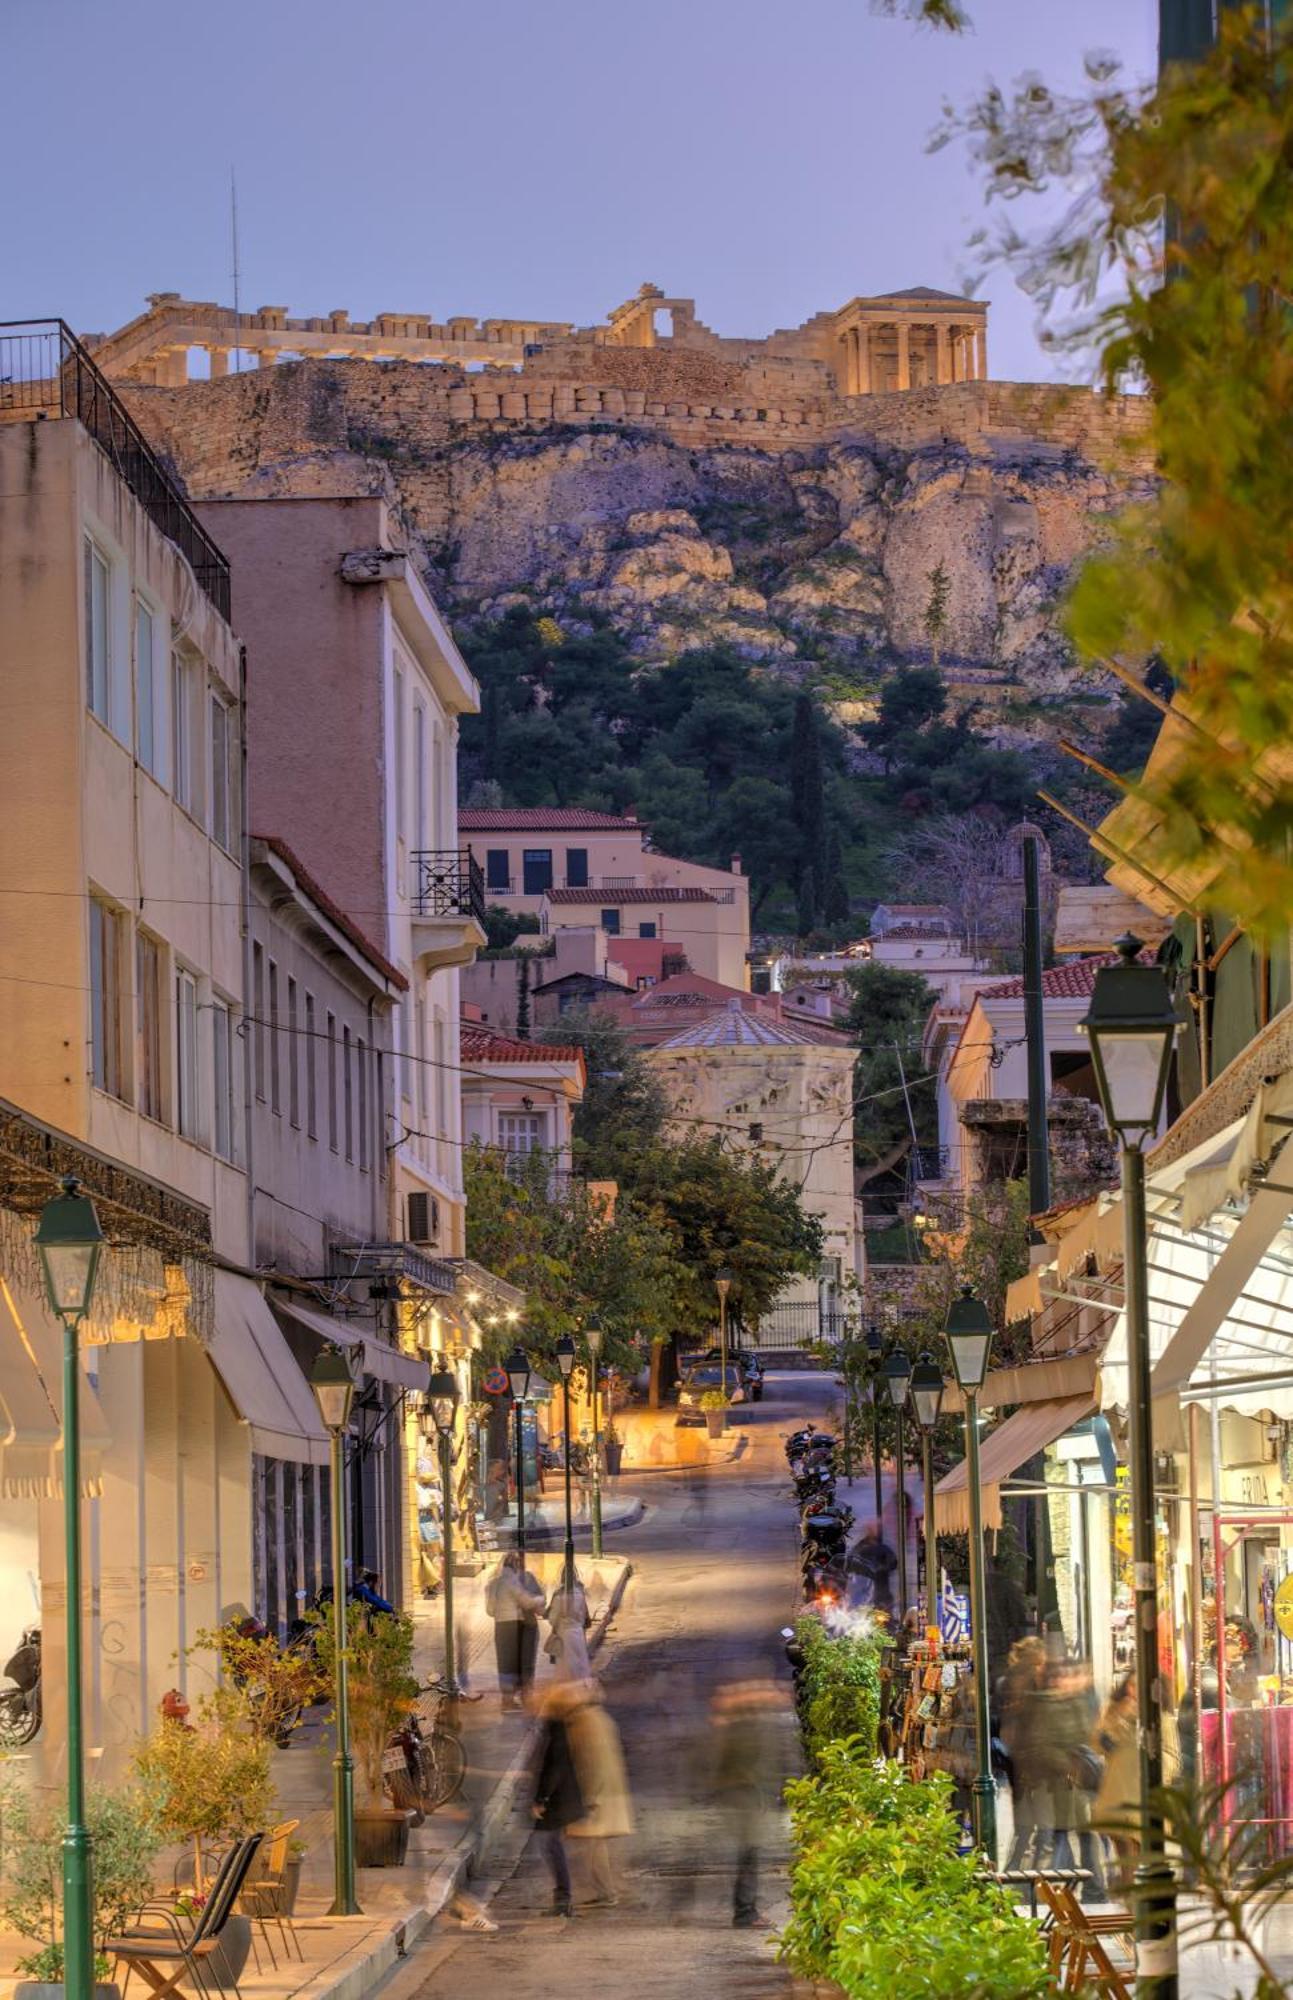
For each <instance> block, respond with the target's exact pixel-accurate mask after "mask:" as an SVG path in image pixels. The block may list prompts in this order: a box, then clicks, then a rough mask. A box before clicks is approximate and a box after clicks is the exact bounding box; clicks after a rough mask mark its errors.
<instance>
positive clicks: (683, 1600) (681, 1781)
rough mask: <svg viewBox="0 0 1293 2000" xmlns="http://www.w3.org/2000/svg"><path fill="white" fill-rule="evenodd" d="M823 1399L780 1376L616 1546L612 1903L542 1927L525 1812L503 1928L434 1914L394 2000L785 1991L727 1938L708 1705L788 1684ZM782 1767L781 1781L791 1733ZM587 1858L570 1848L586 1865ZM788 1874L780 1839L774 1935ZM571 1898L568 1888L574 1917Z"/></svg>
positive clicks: (819, 1385)
mask: <svg viewBox="0 0 1293 2000" xmlns="http://www.w3.org/2000/svg"><path fill="white" fill-rule="evenodd" d="M830 1393H831V1391H830V1386H829V1383H828V1381H827V1380H825V1379H823V1377H822V1376H820V1375H816V1376H814V1375H807V1374H805V1375H782V1376H773V1377H770V1378H769V1383H768V1393H767V1396H766V1398H765V1400H764V1402H763V1403H762V1404H760V1405H758V1406H755V1407H753V1408H751V1409H749V1410H748V1411H747V1410H742V1411H741V1412H740V1413H739V1415H740V1427H741V1429H742V1430H743V1431H746V1432H747V1433H748V1437H749V1445H748V1448H747V1449H746V1451H745V1452H743V1453H742V1454H741V1455H740V1456H739V1457H738V1458H736V1459H735V1460H733V1461H731V1462H728V1463H718V1464H716V1465H715V1466H714V1467H713V1468H712V1469H705V1470H703V1471H702V1470H698V1469H695V1468H691V1469H688V1470H686V1471H677V1472H665V1471H661V1472H659V1473H655V1474H653V1475H652V1476H651V1477H649V1478H644V1479H643V1480H642V1482H641V1490H642V1492H643V1496H644V1498H645V1499H646V1501H647V1511H646V1514H645V1518H644V1519H643V1520H642V1522H641V1523H640V1524H639V1525H638V1526H637V1527H635V1528H632V1529H629V1530H627V1531H626V1532H625V1533H624V1534H623V1535H622V1536H621V1537H620V1538H618V1540H617V1545H616V1547H617V1553H620V1552H622V1553H624V1554H626V1555H628V1556H629V1557H630V1558H631V1560H632V1561H633V1563H634V1565H635V1574H634V1579H633V1582H632V1583H631V1585H630V1587H629V1593H628V1597H627V1600H626V1602H625V1605H624V1607H623V1610H622V1614H621V1622H622V1625H623V1628H624V1637H623V1639H622V1640H618V1639H617V1638H616V1636H615V1634H614V1633H612V1635H611V1638H610V1641H609V1642H608V1645H607V1647H606V1650H605V1652H604V1653H603V1655H602V1658H601V1664H600V1674H601V1679H602V1683H603V1686H604V1688H605V1692H606V1699H607V1703H608V1706H609V1707H610V1710H611V1712H612V1714H613V1715H614V1718H615V1720H616V1722H617V1723H618V1725H619V1727H620V1729H621V1731H622V1733H623V1737H624V1747H625V1753H626V1756H627V1760H628V1766H629V1776H630V1781H631V1784H632V1789H633V1798H634V1807H635V1811H636V1815H637V1831H636V1833H635V1834H634V1836H633V1838H632V1840H631V1842H630V1843H629V1850H630V1851H629V1854H628V1856H627V1857H626V1862H627V1865H626V1866H625V1868H624V1871H623V1873H624V1884H623V1894H622V1899H621V1902H620V1905H619V1907H618V1908H615V1909H609V1910H596V1911H587V1912H583V1913H580V1912H579V1911H578V1907H577V1914H576V1916H575V1917H574V1919H573V1920H571V1921H567V1920H565V1919H562V1918H553V1917H550V1916H548V1915H547V1914H546V1911H547V1909H548V1907H549V1905H550V1903H551V1900H552V1898H551V1887H550V1883H549V1878H548V1874H547V1870H546V1868H545V1866H544V1862H543V1857H542V1854H541V1852H540V1851H539V1850H540V1842H539V1841H537V1840H533V1839H529V1838H527V1832H528V1829H527V1825H526V1823H525V1822H524V1821H523V1820H522V1817H521V1812H522V1811H527V1810H528V1807H526V1806H525V1805H524V1804H523V1806H522V1808H521V1810H520V1811H518V1814H517V1820H516V1825H515V1827H514V1829H513V1832H512V1835H511V1839H510V1845H509V1846H508V1848H507V1850H506V1851H505V1853H504V1855H503V1856H502V1858H501V1859H500V1860H499V1861H498V1862H497V1863H496V1864H495V1866H496V1875H495V1878H494V1882H495V1883H496V1884H497V1886H496V1889H495V1892H494V1893H493V1894H492V1895H491V1897H490V1903H489V1908H490V1914H491V1916H492V1917H493V1918H494V1919H495V1920H496V1921H497V1923H498V1924H499V1926H500V1928H499V1930H498V1932H497V1933H496V1934H494V1935H484V1936H482V1935H476V1934H472V1933H467V1932H463V1931H461V1930H459V1928H458V1927H457V1925H456V1924H455V1923H454V1922H453V1921H452V1920H451V1919H449V1918H443V1919H441V1923H440V1925H439V1926H438V1927H437V1929H436V1931H435V1932H433V1933H432V1935H431V1937H430V1939H429V1940H428V1942H427V1943H426V1944H425V1945H424V1946H423V1947H421V1948H419V1949H417V1950H415V1951H414V1953H413V1954H412V1955H411V1957H410V1960H409V1964H408V1966H407V1967H406V1968H404V1969H403V1970H402V1971H401V1973H400V1974H399V1975H398V1980H397V1981H392V1988H394V1987H395V1986H396V1985H398V1988H399V1990H400V1996H401V2000H402V1996H405V1995H407V1996H409V2000H412V1996H413V1995H414V1994H417V1995H419V1996H422V2000H440V1996H441V1995H443V1996H445V2000H448V1996H450V1995H453V1996H455V2000H476V1996H480V2000H485V1996H487V1995H488V1996H491V2000H493V1996H496V1995H502V1994H505V1995H507V1996H509V2000H528V1996H530V1995H534V1996H539V1995H545V1996H546V1995H548V1994H550V1993H552V1992H553V1991H554V1990H559V1989H560V1987H561V1986H562V1984H563V1983H564V1982H566V1981H570V1980H574V1981H576V1982H583V1981H587V1980H596V1981H597V1982H598V1983H599V1984H600V1985H601V1986H602V1987H603V1988H604V1987H605V1986H606V1984H607V1983H608V1982H612V1983H613V1984H614V1985H615V1987H616V1988H617V1990H618V1989H622V1990H623V1991H625V1992H631V1993H632V1994H633V1995H634V1996H635V2000H672V1996H673V1995H682V1994H691V1993H695V1992H698V1991H710V1992H715V1991H717V1992H722V1993H723V1994H725V1995H729V1994H730V1995H746V1994H748V1995H751V1996H754V1995H764V1994H777V1993H787V1992H789V1991H790V1988H791V1984H792V1982H791V1980H790V1976H789V1974H788V1973H787V1972H786V1971H785V1970H784V1968H782V1967H780V1966H779V1965H778V1964H777V1963H776V1959H775V1955H774V1951H773V1948H772V1946H771V1944H770V1943H769V1941H768V1934H767V1931H766V1930H758V1929H756V1930H734V1929H733V1928H732V1874H733V1857H732V1855H731V1854H730V1852H729V1849H728V1843H727V1840H726V1837H725V1833H724V1829H723V1826H722V1824H721V1822H720V1819H719V1816H718V1813H717V1811H716V1809H715V1806H714V1803H713V1798H712V1792H711V1787H710V1772H711V1763H712V1745H711V1728H710V1723H709V1710H710V1703H711V1701H712V1699H713V1696H714V1695H715V1693H716V1692H717V1691H718V1690H719V1689H720V1688H721V1687H723V1686H724V1685H726V1684H728V1683H731V1682H733V1681H739V1680H743V1679H751V1678H759V1677H762V1676H765V1675H768V1674H770V1673H778V1674H781V1675H784V1673H785V1661H784V1655H783V1652H782V1647H781V1641H780V1639H779V1637H778V1634H779V1631H780V1628H781V1627H782V1626H783V1625H784V1624H785V1623H786V1622H787V1621H788V1619H789V1618H790V1617H792V1616H793V1614H794V1611H795V1607H796V1602H797V1570H796V1535H795V1514H794V1510H793V1508H792V1507H790V1506H789V1505H788V1504H787V1479H786V1468H785V1459H784V1456H783V1449H782V1437H783V1435H784V1433H785V1432H786V1431H787V1430H789V1429H791V1428H793V1426H794V1425H795V1424H797V1423H802V1422H804V1421H805V1420H806V1419H808V1418H809V1417H813V1416H821V1415H822V1414H824V1412H825V1410H826V1408H827V1403H828V1398H829V1395H830ZM786 1754H787V1769H788V1771H789V1770H791V1769H793V1768H794V1760H795V1757H796V1746H795V1743H794V1737H793V1730H792V1728H791V1727H790V1725H789V1722H788V1721H787V1728H786ZM570 1846H571V1849H572V1850H577V1849H578V1847H579V1843H578V1842H577V1841H573V1840H572V1841H571V1842H570ZM579 1860H580V1856H579V1854H578V1852H577V1851H576V1852H574V1854H573V1864H574V1866H575V1867H576V1868H578V1864H579ZM784 1867H785V1845H784V1830H783V1832H782V1834H781V1836H780V1838H779V1841H778V1845H777V1849H776V1851H775V1852H772V1853H769V1854H767V1855H766V1856H765V1857H764V1867H763V1875H762V1880H761V1884H760V1891H759V1904H760V1909H761V1912H762V1914H763V1915H764V1916H765V1917H766V1918H767V1919H768V1922H769V1925H770V1926H772V1925H775V1924H777V1923H778V1922H780V1921H781V1920H782V1919H783V1918H784V1915H785V1910H786V1903H785V1875H784ZM493 1886H494V1884H491V1885H488V1887H487V1893H488V1888H489V1887H493ZM579 1894H580V1884H579V1881H578V1878H576V1904H577V1906H578V1898H579Z"/></svg>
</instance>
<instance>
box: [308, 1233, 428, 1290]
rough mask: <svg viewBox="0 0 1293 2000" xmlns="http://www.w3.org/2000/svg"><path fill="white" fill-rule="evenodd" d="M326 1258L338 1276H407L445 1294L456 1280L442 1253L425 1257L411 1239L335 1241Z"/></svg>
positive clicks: (419, 1283) (412, 1281)
mask: <svg viewBox="0 0 1293 2000" xmlns="http://www.w3.org/2000/svg"><path fill="white" fill-rule="evenodd" d="M329 1262H330V1264H331V1266H332V1272H333V1275H334V1277H338V1278H346V1279H350V1278H388V1279H391V1280H395V1279H399V1278H406V1279H407V1280H408V1282H409V1283H410V1284H412V1285H417V1286H418V1287H419V1288H420V1290H422V1291H424V1292H441V1293H444V1294H448V1293H450V1292H452V1291H453V1289H454V1287H455V1285H456V1284H457V1282H458V1276H457V1272H456V1270H455V1268H454V1266H453V1265H452V1264H451V1263H450V1262H449V1261H448V1260H447V1259H446V1258H444V1257H428V1256H427V1254H426V1252H425V1251H424V1250H418V1249H416V1248H415V1247H414V1245H413V1244H411V1243H334V1244H332V1245H331V1246H330V1249H329Z"/></svg>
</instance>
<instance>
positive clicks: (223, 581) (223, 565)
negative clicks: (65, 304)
mask: <svg viewBox="0 0 1293 2000" xmlns="http://www.w3.org/2000/svg"><path fill="white" fill-rule="evenodd" d="M27 416H32V417H38V416H43V417H50V416H54V417H75V418H76V419H77V420H78V421H79V422H80V423H82V424H84V426H85V428H86V430H87V431H88V432H89V433H90V436H91V437H92V438H93V439H94V441H95V443H96V444H97V445H98V446H99V447H100V449H101V450H103V451H104V452H105V453H106V454H107V456H108V458H109V460H110V461H111V463H112V467H113V470H114V471H115V472H116V474H117V476H118V478H120V479H121V480H123V481H124V483H125V484H126V485H127V486H128V487H129V488H130V491H131V492H132V493H133V494H134V496H135V498H136V500H138V502H139V504H140V506H141V507H142V508H143V510H144V512H145V513H146V514H147V515H148V518H149V519H150V521H152V522H153V524H154V526H155V527H158V528H160V529H161V532H162V533H163V534H164V535H165V536H166V538H167V540H168V541H171V542H174V544H175V546H176V548H177V549H178V550H179V552H180V554H181V555H182V556H183V557H184V559H185V561H186V562H187V563H188V564H189V566H190V567H191V569H192V571H193V574H194V576H195V577H196V578H197V581H198V584H199V586H200V588H201V589H202V590H203V591H204V592H205V593H206V595H207V596H208V597H209V598H210V600H211V602H212V604H214V606H215V608H216V610H217V611H218V612H219V613H220V616H221V617H222V618H225V619H227V618H228V616H229V609H230V598H229V564H228V561H227V560H226V558H225V557H224V556H223V555H222V554H221V553H220V551H219V549H218V548H217V547H216V545H215V543H214V542H213V541H212V539H211V537H210V535H208V533H207V531H206V529H205V528H204V527H203V526H202V523H201V522H200V521H199V520H198V517H197V515H196V514H195V513H194V512H193V510H192V508H191V507H190V506H189V505H188V502H187V501H186V500H185V499H184V498H183V497H182V495H181V493H180V490H179V487H178V486H177V485H176V484H175V482H174V480H173V479H172V478H171V476H170V474H169V473H168V472H167V471H166V469H165V467H164V466H163V465H162V462H161V460H160V459H159V458H158V457H157V454H156V453H155V452H154V450H153V448H152V446H151V445H150V444H149V443H148V440H147V439H146V438H145V436H144V434H143V432H142V431H141V430H140V428H139V426H138V424H137V423H136V422H135V420H134V418H133V417H132V416H131V415H130V413H129V411H128V410H127V409H126V406H125V404H124V403H123V402H122V401H121V399H120V398H119V397H118V395H117V394H116V392H115V390H114V389H113V388H112V386H111V384H110V383H109V382H108V380H107V377H106V376H104V375H101V374H100V372H99V370H98V369H97V368H96V367H95V365H94V362H93V361H92V360H91V358H90V355H89V354H88V352H87V351H86V349H85V348H84V347H82V345H81V343H80V341H79V340H78V339H77V337H76V335H75V334H74V333H73V332H72V330H71V328H70V327H68V326H65V325H64V323H63V321H62V320H61V319H40V320H36V319H32V320H10V321H6V322H3V323H0V422H4V421H5V420H9V421H11V422H12V421H13V420H14V419H19V420H21V419H22V418H24V417H27Z"/></svg>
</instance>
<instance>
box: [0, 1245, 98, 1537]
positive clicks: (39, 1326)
mask: <svg viewBox="0 0 1293 2000" xmlns="http://www.w3.org/2000/svg"><path fill="white" fill-rule="evenodd" d="M78 1407H79V1410H80V1417H81V1490H82V1492H83V1493H97V1492H98V1491H99V1487H100V1484H101V1479H100V1461H101V1458H102V1453H103V1447H104V1445H105V1444H106V1443H107V1441H108V1427H107V1424H106V1423H105V1421H104V1416H103V1411H102V1409H101V1407H100V1404H99V1399H98V1397H97V1396H96V1394H95V1392H94V1388H93V1385H92V1384H91V1383H90V1382H89V1381H88V1380H87V1378H86V1376H85V1373H84V1370H83V1371H82V1374H81V1386H80V1399H79V1405H78ZM62 1435H63V1375H62V1331H61V1329H60V1328H59V1326H58V1324H57V1322H56V1321H55V1320H54V1319H53V1317H52V1315H51V1314H50V1313H49V1311H48V1310H47V1308H46V1307H45V1305H44V1303H43V1302H42V1301H41V1300H39V1299H38V1298H35V1297H34V1296H32V1295H31V1294H29V1293H27V1292H25V1291H24V1290H22V1289H20V1288H19V1287H17V1286H15V1285H11V1284H10V1283H9V1282H8V1280H7V1279H3V1278H0V1496H3V1497H4V1498H6V1499H11V1500H16V1499H22V1498H26V1499H44V1498H48V1497H49V1496H51V1495H53V1494H57V1493H61V1492H62V1490H63V1480H62Z"/></svg>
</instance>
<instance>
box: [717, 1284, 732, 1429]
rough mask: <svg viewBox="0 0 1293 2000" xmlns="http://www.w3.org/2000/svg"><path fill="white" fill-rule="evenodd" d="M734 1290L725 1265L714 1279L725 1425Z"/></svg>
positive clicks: (725, 1421) (724, 1421)
mask: <svg viewBox="0 0 1293 2000" xmlns="http://www.w3.org/2000/svg"><path fill="white" fill-rule="evenodd" d="M731 1289H732V1273H731V1272H730V1271H729V1270H728V1269H727V1267H726V1265H724V1267H723V1269H722V1270H721V1271H719V1272H718V1273H717V1274H716V1275H715V1278H714V1290H715V1291H716V1292H717V1293H718V1354H719V1365H720V1367H721V1369H722V1376H721V1380H722V1384H723V1423H724V1426H726V1424H727V1299H728V1294H729V1292H730V1291H731Z"/></svg>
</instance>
